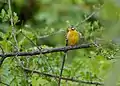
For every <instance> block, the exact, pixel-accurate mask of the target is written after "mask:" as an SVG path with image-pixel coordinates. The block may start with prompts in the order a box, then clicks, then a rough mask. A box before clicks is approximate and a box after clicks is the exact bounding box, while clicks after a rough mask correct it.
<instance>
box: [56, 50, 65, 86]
mask: <svg viewBox="0 0 120 86" xmlns="http://www.w3.org/2000/svg"><path fill="white" fill-rule="evenodd" d="M66 55H67V51H66V52H65V53H64V55H63V58H62V59H63V61H62V65H61V71H60V76H59V81H58V86H60V82H61V77H62V73H63V69H64V64H65V59H66V58H65V57H66Z"/></svg>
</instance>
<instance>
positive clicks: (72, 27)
mask: <svg viewBox="0 0 120 86" xmlns="http://www.w3.org/2000/svg"><path fill="white" fill-rule="evenodd" d="M74 30H76V29H75V27H74V26H73V25H71V26H70V27H69V28H68V31H74Z"/></svg>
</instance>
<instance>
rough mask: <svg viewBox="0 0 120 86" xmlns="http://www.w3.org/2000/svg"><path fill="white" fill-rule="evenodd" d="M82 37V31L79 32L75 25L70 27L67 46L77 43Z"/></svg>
mask: <svg viewBox="0 0 120 86" xmlns="http://www.w3.org/2000/svg"><path fill="white" fill-rule="evenodd" d="M81 37H82V35H81V33H79V32H78V31H77V30H76V29H75V28H74V27H73V26H71V27H69V28H68V30H67V34H66V46H74V45H77V44H78V43H79V41H80V38H81Z"/></svg>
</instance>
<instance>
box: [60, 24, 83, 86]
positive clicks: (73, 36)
mask: <svg viewBox="0 0 120 86" xmlns="http://www.w3.org/2000/svg"><path fill="white" fill-rule="evenodd" d="M80 38H81V33H79V32H78V31H76V29H75V28H74V27H73V26H71V27H69V28H68V30H67V34H66V46H68V45H69V46H74V45H77V44H78V43H79V40H80ZM66 54H67V51H65V52H64V55H63V61H62V65H61V71H60V78H59V83H58V86H60V82H61V76H62V72H63V69H64V64H65V57H66ZM69 59H70V58H69Z"/></svg>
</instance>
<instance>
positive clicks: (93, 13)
mask: <svg viewBox="0 0 120 86" xmlns="http://www.w3.org/2000/svg"><path fill="white" fill-rule="evenodd" d="M95 14H96V11H95V12H92V13H91V14H90V15H89V16H88V17H86V18H85V19H84V20H83V21H81V22H80V23H78V24H76V25H75V26H76V27H78V26H79V25H81V24H83V23H84V22H86V21H87V20H88V19H90V18H91V17H92V16H93V15H95Z"/></svg>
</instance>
